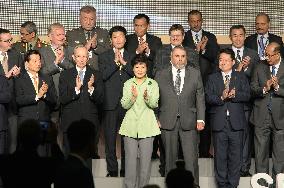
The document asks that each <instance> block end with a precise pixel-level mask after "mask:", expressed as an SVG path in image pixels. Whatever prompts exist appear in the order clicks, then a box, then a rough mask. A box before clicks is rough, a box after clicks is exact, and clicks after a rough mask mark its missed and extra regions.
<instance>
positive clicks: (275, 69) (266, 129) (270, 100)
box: [250, 42, 284, 179]
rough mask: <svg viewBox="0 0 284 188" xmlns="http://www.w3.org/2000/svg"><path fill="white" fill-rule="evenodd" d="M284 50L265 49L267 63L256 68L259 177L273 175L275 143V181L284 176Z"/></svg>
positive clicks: (254, 120)
mask: <svg viewBox="0 0 284 188" xmlns="http://www.w3.org/2000/svg"><path fill="white" fill-rule="evenodd" d="M280 49H281V46H280V45H279V44H278V43H276V42H271V43H269V44H268V45H267V47H266V49H265V56H266V59H267V60H266V62H265V63H260V64H258V65H257V67H256V68H255V71H254V73H253V75H252V80H251V90H252V94H253V96H254V98H255V100H254V104H253V110H252V113H251V117H250V121H251V123H252V124H253V125H254V126H255V128H254V129H255V136H254V143H255V167H256V173H267V174H268V173H269V148H270V139H271V140H272V163H273V168H272V178H274V179H275V175H277V174H278V173H283V172H284V162H283V158H284V153H283V148H284V137H283V132H284V114H283V103H284V93H283V91H284V61H283V60H282V58H281V55H280Z"/></svg>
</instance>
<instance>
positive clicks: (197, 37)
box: [195, 33, 200, 45]
mask: <svg viewBox="0 0 284 188" xmlns="http://www.w3.org/2000/svg"><path fill="white" fill-rule="evenodd" d="M199 42H200V40H199V35H198V34H197V33H196V34H195V45H196V44H198V43H199Z"/></svg>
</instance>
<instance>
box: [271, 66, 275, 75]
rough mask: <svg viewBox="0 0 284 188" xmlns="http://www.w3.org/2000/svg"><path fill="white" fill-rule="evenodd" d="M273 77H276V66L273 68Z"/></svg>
mask: <svg viewBox="0 0 284 188" xmlns="http://www.w3.org/2000/svg"><path fill="white" fill-rule="evenodd" d="M271 75H272V76H276V67H275V65H273V66H272V69H271Z"/></svg>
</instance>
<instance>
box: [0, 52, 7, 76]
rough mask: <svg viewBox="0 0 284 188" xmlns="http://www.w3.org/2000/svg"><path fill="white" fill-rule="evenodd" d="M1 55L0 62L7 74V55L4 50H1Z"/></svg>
mask: <svg viewBox="0 0 284 188" xmlns="http://www.w3.org/2000/svg"><path fill="white" fill-rule="evenodd" d="M2 56H3V60H2V62H1V64H2V67H3V70H4V73H5V74H7V73H8V57H7V55H6V53H5V52H2Z"/></svg>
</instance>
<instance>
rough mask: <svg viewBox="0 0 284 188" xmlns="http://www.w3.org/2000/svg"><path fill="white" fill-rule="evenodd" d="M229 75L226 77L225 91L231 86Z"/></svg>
mask: <svg viewBox="0 0 284 188" xmlns="http://www.w3.org/2000/svg"><path fill="white" fill-rule="evenodd" d="M229 77H230V76H229V75H225V82H224V84H225V89H229V85H230V79H229Z"/></svg>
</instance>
